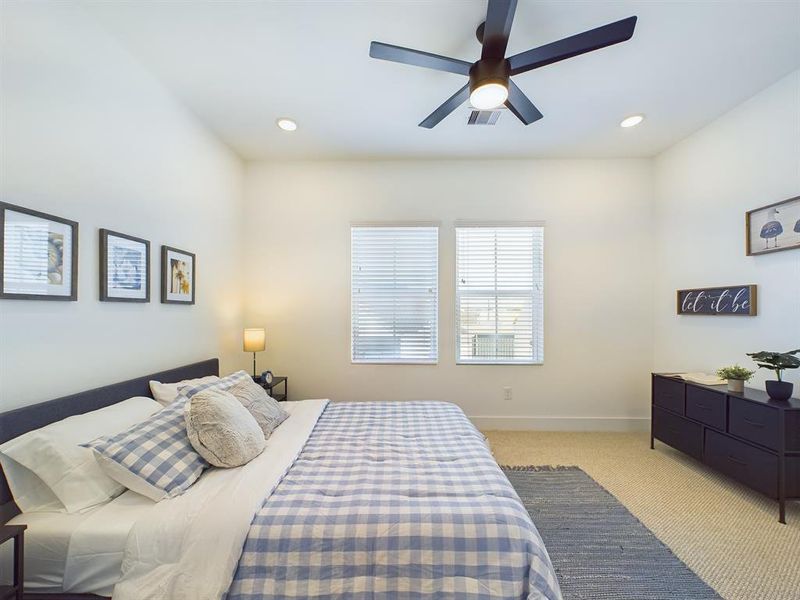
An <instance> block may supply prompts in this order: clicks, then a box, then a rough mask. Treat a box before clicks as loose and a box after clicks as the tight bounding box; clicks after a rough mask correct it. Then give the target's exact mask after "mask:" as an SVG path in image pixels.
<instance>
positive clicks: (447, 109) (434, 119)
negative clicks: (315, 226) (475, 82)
mask: <svg viewBox="0 0 800 600" xmlns="http://www.w3.org/2000/svg"><path fill="white" fill-rule="evenodd" d="M468 98H469V84H467V85H465V86H464V87H462V88H461V89H460V90H458V91H457V92H456V93H455V94H453V95H452V96H450V97H449V98H448V99H447V100H445V101H444V104H442V105H441V106H440V107H439V108H437V109H436V110H435V111H433V112H432V113H431V114H429V115H428V116H427V117H425V120H424V121H422V123H420V124H419V126H420V127H424V128H425V129H433V128H434V127H435V126H436V125H438V124H439V121H441V120H442V119H444V118H445V117H446V116H447V115H449V114H450V113H451V112H453V111H454V110H455V109H457V108H458V107H459V106H461V105H462V104H464V102H466V101H467V99H468Z"/></svg>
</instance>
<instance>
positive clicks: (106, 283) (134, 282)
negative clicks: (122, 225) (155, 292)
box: [100, 229, 150, 302]
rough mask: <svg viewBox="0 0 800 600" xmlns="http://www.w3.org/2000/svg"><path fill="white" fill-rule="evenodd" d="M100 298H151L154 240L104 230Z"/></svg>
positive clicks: (102, 231) (133, 300)
mask: <svg viewBox="0 0 800 600" xmlns="http://www.w3.org/2000/svg"><path fill="white" fill-rule="evenodd" d="M100 300H101V301H103V302H150V242H149V241H147V240H143V239H142V238H137V237H133V236H132V235H126V234H124V233H119V232H116V231H110V230H108V229H101V230H100Z"/></svg>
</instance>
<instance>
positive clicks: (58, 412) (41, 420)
mask: <svg viewBox="0 0 800 600" xmlns="http://www.w3.org/2000/svg"><path fill="white" fill-rule="evenodd" d="M206 375H219V359H217V358H211V359H209V360H204V361H202V362H198V363H193V364H191V365H185V366H183V367H178V368H176V369H169V370H167V371H160V372H158V373H152V374H150V375H144V376H143V377H137V378H136V379H130V380H128V381H123V382H120V383H113V384H111V385H106V386H103V387H99V388H96V389H93V390H89V391H86V392H79V393H77V394H71V395H69V396H64V397H63V398H56V399H55V400H49V401H47V402H41V403H40V404H34V405H32V406H24V407H22V408H18V409H16V410H10V411H8V412H5V413H2V414H0V444H2V443H4V442H7V441H8V440H11V439H14V438H15V437H17V436H20V435H22V434H23V433H27V432H29V431H33V430H34V429H38V428H40V427H44V426H45V425H49V424H50V423H55V422H56V421H60V420H61V419H66V418H67V417H71V416H72V415H80V414H83V413H86V412H89V411H91V410H97V409H98V408H103V407H104V406H109V405H111V404H116V403H117V402H121V401H122V400H126V399H127V398H132V397H133V396H147V397H149V398H152V397H153V395H152V394H151V393H150V384H149V382H150V380H151V379H155V380H156V381H163V382H167V383H171V382H174V381H180V380H182V379H194V378H195V377H204V376H206ZM18 513H19V509H18V508H17V505H16V504H15V503H14V499H13V497H12V496H11V490H9V489H8V482H7V481H6V477H5V475H4V474H3V472H2V469H0V523H5V522H6V521H8V520H9V519H10V518H11V517H13V516H14V515H16V514H18Z"/></svg>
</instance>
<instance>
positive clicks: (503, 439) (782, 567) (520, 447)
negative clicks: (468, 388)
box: [484, 431, 800, 600]
mask: <svg viewBox="0 0 800 600" xmlns="http://www.w3.org/2000/svg"><path fill="white" fill-rule="evenodd" d="M484 433H485V434H486V436H487V437H488V438H489V442H490V443H491V445H492V450H493V451H494V454H495V457H496V458H497V462H499V463H500V464H501V465H577V466H579V467H580V468H581V469H583V470H584V471H586V473H588V474H589V475H590V476H591V477H593V478H594V479H595V481H597V482H598V483H600V485H602V486H603V487H605V488H606V489H607V490H608V491H609V492H611V493H612V494H613V495H614V496H616V497H617V499H619V501H620V502H622V504H624V505H625V506H626V507H627V509H628V510H630V511H631V512H632V513H633V514H634V515H636V517H638V518H639V520H640V521H642V523H644V524H645V525H646V526H647V527H648V528H650V530H651V531H652V532H653V533H655V535H656V536H657V537H658V538H659V539H660V540H661V541H663V542H664V543H665V544H666V545H667V546H669V547H670V548H671V549H672V551H673V552H674V553H675V554H676V555H677V556H678V557H680V558H681V560H683V561H684V562H685V563H686V564H687V565H689V567H690V568H691V569H692V570H693V571H694V572H695V573H697V574H698V575H699V576H700V577H701V578H702V579H704V580H705V581H706V582H707V583H708V584H709V585H711V586H712V587H713V588H714V589H715V590H717V592H718V593H719V594H720V595H721V596H723V597H724V598H726V599H727V600H800V503H798V502H791V503H789V506H788V508H787V517H786V520H787V525H781V524H780V523H778V505H777V502H774V501H772V500H769V499H768V498H766V497H764V496H762V495H761V494H758V493H756V492H753V491H750V490H748V489H747V488H745V487H743V486H740V485H738V484H737V483H735V482H733V481H731V480H730V479H728V478H726V477H724V476H722V475H719V474H717V473H714V472H713V471H712V470H710V469H708V468H706V467H704V466H703V465H701V464H700V463H698V462H696V461H694V460H692V459H691V458H688V457H686V456H685V455H683V454H681V453H679V452H677V451H675V450H672V449H671V448H669V447H667V446H665V445H664V444H661V443H659V442H656V450H655V451H653V450H650V447H649V444H650V436H649V434H646V433H562V432H543V431H542V432H540V431H530V432H529V431H486V432H484ZM676 600H680V599H678V598H676Z"/></svg>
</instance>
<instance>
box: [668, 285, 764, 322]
mask: <svg viewBox="0 0 800 600" xmlns="http://www.w3.org/2000/svg"><path fill="white" fill-rule="evenodd" d="M756 290H757V288H756V286H755V285H730V286H726V287H713V288H712V287H710V288H695V289H691V290H678V298H677V304H678V314H679V315H743V316H747V317H754V316H756V315H757V314H758V303H757V296H756Z"/></svg>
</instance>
